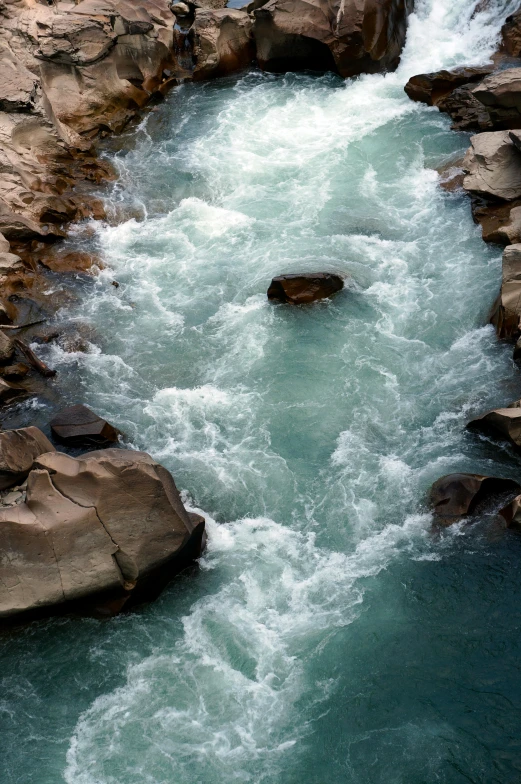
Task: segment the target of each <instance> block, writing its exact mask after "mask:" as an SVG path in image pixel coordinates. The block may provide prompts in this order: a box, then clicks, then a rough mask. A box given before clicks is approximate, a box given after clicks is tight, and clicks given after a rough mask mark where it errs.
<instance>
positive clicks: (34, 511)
mask: <svg viewBox="0 0 521 784" xmlns="http://www.w3.org/2000/svg"><path fill="white" fill-rule="evenodd" d="M203 534H204V521H202V522H201V521H200V520H199V519H198V518H196V519H192V518H191V517H190V516H189V515H188V514H187V512H186V510H185V509H184V507H183V505H182V503H181V500H180V497H179V493H178V491H177V488H176V486H175V483H174V480H173V479H172V477H171V475H170V474H169V473H168V471H167V470H166V469H165V468H163V467H162V466H161V465H159V464H158V463H156V462H155V461H154V460H153V459H152V458H151V457H150V455H147V454H146V453H144V452H133V451H130V450H119V449H111V450H105V451H101V452H90V453H87V454H85V455H82V457H81V458H77V459H76V458H73V457H69V456H67V455H64V454H61V453H57V452H48V453H47V454H44V455H42V456H40V457H39V458H37V460H36V461H35V463H34V467H33V469H32V470H31V472H30V473H29V476H28V480H27V496H26V500H25V502H24V503H18V504H17V505H15V506H12V507H10V508H7V509H0V552H2V553H5V554H6V557H5V559H4V560H3V561H2V564H1V566H0V577H1V579H0V617H1V618H4V619H7V618H12V617H13V616H17V615H19V614H20V613H27V612H31V611H32V612H33V613H34V612H38V614H48V613H52V612H59V611H66V610H69V609H80V610H82V611H88V612H92V611H97V612H98V613H112V612H114V611H119V610H120V609H121V608H122V607H123V606H124V605H125V606H126V607H129V606H131V605H132V604H135V603H136V602H138V601H143V600H144V599H147V598H151V597H153V596H155V595H157V593H158V592H159V591H160V590H161V588H162V587H163V586H164V585H165V584H166V582H168V580H170V579H171V578H172V577H173V576H174V575H175V574H177V573H178V572H179V571H180V570H181V569H183V568H185V566H187V565H188V564H189V563H190V562H191V561H192V560H193V559H194V558H197V557H198V556H199V555H200V553H201V549H202V546H203Z"/></svg>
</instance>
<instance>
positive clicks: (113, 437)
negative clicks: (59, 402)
mask: <svg viewBox="0 0 521 784" xmlns="http://www.w3.org/2000/svg"><path fill="white" fill-rule="evenodd" d="M51 432H52V434H53V437H54V438H55V439H56V440H57V441H59V442H60V443H63V444H70V445H71V446H81V445H86V446H89V445H93V444H97V445H100V446H101V445H103V444H114V443H116V442H117V441H118V437H119V431H118V430H116V428H115V427H113V426H112V425H111V424H109V423H108V422H107V421H106V420H105V419H102V418H101V417H99V416H98V415H97V414H95V413H94V412H93V411H91V410H90V409H89V408H87V406H83V405H76V406H69V407H68V408H64V409H63V410H62V411H60V412H59V414H57V415H56V416H55V417H54V418H53V419H52V421H51Z"/></svg>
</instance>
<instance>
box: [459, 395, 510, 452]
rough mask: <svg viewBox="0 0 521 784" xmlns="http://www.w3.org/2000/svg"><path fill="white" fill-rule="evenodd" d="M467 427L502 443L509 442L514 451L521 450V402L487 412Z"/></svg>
mask: <svg viewBox="0 0 521 784" xmlns="http://www.w3.org/2000/svg"><path fill="white" fill-rule="evenodd" d="M467 427H468V429H469V430H476V431H478V432H481V433H484V434H486V435H490V436H492V438H496V439H499V440H500V441H507V442H508V443H510V444H511V445H512V446H513V447H514V449H521V400H516V401H515V402H514V403H511V404H510V405H509V406H507V407H506V408H495V409H493V410H492V411H487V413H486V414H483V415H482V416H480V417H477V418H476V419H473V420H472V421H471V422H469V423H468V424H467Z"/></svg>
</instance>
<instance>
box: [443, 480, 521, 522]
mask: <svg viewBox="0 0 521 784" xmlns="http://www.w3.org/2000/svg"><path fill="white" fill-rule="evenodd" d="M519 490H521V486H520V485H519V484H518V483H517V482H515V481H513V480H510V479H501V478H498V477H493V476H483V475H481V474H448V475H447V476H442V477H441V478H440V479H438V480H437V481H436V482H435V483H434V484H433V486H432V488H431V493H430V503H431V506H432V507H433V511H434V518H435V522H436V523H437V524H438V525H441V526H449V525H453V524H454V523H457V522H460V521H461V520H462V519H463V518H464V517H467V516H468V515H471V514H472V513H473V512H475V511H476V510H477V508H478V507H479V506H480V505H481V504H483V503H486V502H487V501H488V502H490V501H492V500H493V499H494V498H501V497H502V496H504V495H505V494H509V493H510V494H511V495H514V494H515V493H516V491H519Z"/></svg>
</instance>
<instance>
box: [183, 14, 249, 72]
mask: <svg viewBox="0 0 521 784" xmlns="http://www.w3.org/2000/svg"><path fill="white" fill-rule="evenodd" d="M192 31H193V40H194V58H195V69H194V79H209V78H214V77H217V76H225V75H226V74H229V73H233V72H234V71H239V70H241V69H242V68H246V66H247V65H249V64H250V63H251V62H252V61H253V58H254V56H255V47H254V44H253V38H252V21H251V19H250V16H249V14H247V13H246V12H245V11H238V10H235V9H233V8H223V9H217V10H206V9H197V10H196V12H195V20H194V24H193V27H192Z"/></svg>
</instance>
